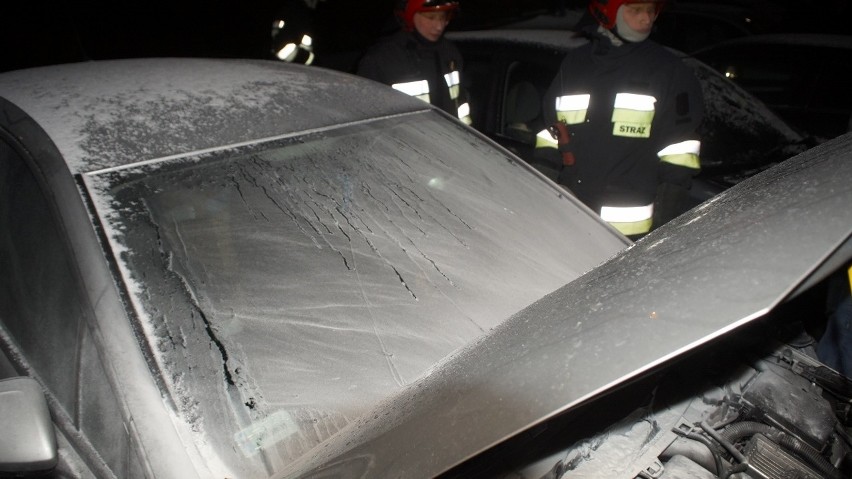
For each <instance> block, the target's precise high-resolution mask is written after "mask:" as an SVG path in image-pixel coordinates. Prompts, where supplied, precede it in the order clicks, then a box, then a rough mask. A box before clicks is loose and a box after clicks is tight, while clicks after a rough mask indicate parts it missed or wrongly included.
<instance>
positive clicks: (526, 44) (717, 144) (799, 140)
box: [447, 29, 812, 209]
mask: <svg viewBox="0 0 852 479" xmlns="http://www.w3.org/2000/svg"><path fill="white" fill-rule="evenodd" d="M447 35H448V38H450V39H451V40H453V41H454V42H455V43H456V45H457V46H458V47H459V49H460V50H461V51H462V54H463V55H464V58H465V76H466V78H467V82H468V89H469V92H470V95H471V105H472V115H471V116H472V118H473V126H474V127H475V128H477V129H478V130H480V131H482V132H483V133H485V134H486V135H488V136H489V137H491V138H493V139H494V140H495V141H497V142H498V143H500V144H502V145H503V146H505V147H506V148H508V149H509V150H511V151H512V152H514V153H515V154H517V155H518V156H520V157H521V158H523V159H525V160H527V161H528V162H530V163H531V164H533V165H535V166H537V167H538V168H540V169H541V170H542V171H543V172H545V173H546V174H548V175H549V176H550V177H551V178H555V175H556V173H557V172H555V171H553V170H550V169H549V168H548V167H547V166H546V165H540V164H538V163H537V162H536V158H535V156H534V149H535V135H536V133H538V132H539V131H541V130H542V129H543V128H544V127H545V125H544V124H543V120H542V113H541V111H542V95H544V92H545V91H546V90H547V88H548V87H549V85H550V83H551V81H552V80H553V78H554V76H555V75H556V72H557V71H558V69H559V65H560V64H561V62H562V58H563V57H564V55H565V53H566V52H567V51H569V50H570V49H572V48H577V47H578V46H580V45H583V44H585V42H586V41H587V40H585V39H583V38H580V37H576V36H575V35H572V34H571V33H570V32H566V31H561V30H532V29H531V30H483V31H475V32H474V31H470V32H451V33H448V34H447ZM681 56H682V58H683V61H684V62H685V63H686V64H687V65H689V66H690V67H691V68H692V70H693V71H694V72H695V74H696V76H697V77H698V80H699V82H700V83H701V88H702V92H703V94H704V102H705V118H704V122H703V124H702V126H701V128H700V133H701V138H702V144H701V173H700V174H699V175H698V177H697V178H696V181H695V182H694V184H693V189H692V193H691V196H692V202H691V203H690V204H689V205H685V208H684V209H688V208H690V207H692V206H695V205H697V204H699V203H701V202H703V201H705V200H707V199H709V198H711V197H712V196H714V195H715V194H717V193H719V192H720V191H722V190H724V189H725V188H728V187H730V186H732V185H734V184H736V183H738V182H739V181H741V180H743V179H744V178H746V177H748V176H751V175H753V174H755V173H757V172H759V171H761V170H763V169H766V168H768V167H770V166H772V165H774V164H777V163H779V162H781V161H783V160H785V159H787V158H789V157H791V156H793V155H795V154H797V153H800V152H802V151H804V150H806V149H807V148H808V147H809V146H812V144H811V143H809V141H808V139H807V138H806V137H804V136H802V135H801V134H799V133H797V132H796V131H795V130H793V129H792V128H790V127H789V126H788V125H787V124H786V123H785V122H784V121H783V120H781V119H780V118H778V116H776V115H775V114H774V113H772V112H771V111H770V110H769V109H768V108H767V107H766V106H765V105H763V104H762V103H761V102H760V101H759V100H757V99H756V98H754V97H753V96H751V95H749V94H748V93H747V92H745V91H744V90H743V89H741V88H739V87H738V86H737V85H735V84H734V83H732V82H731V81H729V80H727V79H726V78H724V77H723V76H721V75H719V74H718V73H716V72H715V71H713V70H712V69H710V68H709V67H707V66H706V65H704V64H702V63H701V62H700V61H697V60H695V59H694V58H690V57H687V56H684V55H681Z"/></svg>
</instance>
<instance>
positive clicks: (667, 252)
mask: <svg viewBox="0 0 852 479" xmlns="http://www.w3.org/2000/svg"><path fill="white" fill-rule="evenodd" d="M850 156H852V134H847V135H845V136H842V137H839V138H837V139H835V140H833V141H830V142H828V143H825V144H822V145H820V146H817V147H815V148H813V149H811V150H809V151H807V152H805V153H803V154H801V155H798V156H796V157H794V158H791V159H789V160H787V161H784V162H782V163H781V164H779V165H777V166H775V167H773V168H771V169H769V170H767V171H764V172H762V173H760V174H757V175H755V176H753V177H751V178H749V179H747V180H744V181H743V182H741V183H739V184H737V185H736V186H734V187H732V188H730V189H728V190H726V191H724V192H722V193H721V194H719V195H718V196H717V197H715V198H714V199H713V200H711V201H709V202H707V203H705V204H703V205H701V206H699V207H698V208H695V209H693V210H692V211H690V212H688V213H686V214H684V215H682V216H680V217H678V218H676V219H675V220H673V221H671V222H669V223H667V224H666V225H663V226H662V227H661V228H659V229H657V230H655V231H653V232H651V233H650V234H649V235H648V236H646V237H644V238H642V239H641V240H639V241H637V242H636V243H635V244H634V245H633V246H632V247H630V248H628V249H626V250H624V251H622V252H620V253H619V254H617V255H616V256H615V257H613V258H612V259H610V260H609V261H607V262H606V263H605V264H603V265H601V266H599V267H597V268H595V269H594V270H592V271H590V272H588V273H587V274H585V275H583V276H581V277H580V278H579V279H577V280H575V281H573V282H571V283H569V284H567V285H565V286H564V287H563V288H560V289H559V290H557V291H555V292H554V293H552V294H549V295H547V296H545V297H544V298H542V299H540V300H539V301H537V302H536V303H534V304H532V305H530V306H529V307H528V308H525V309H524V310H522V311H521V312H519V313H518V314H516V315H514V316H512V317H511V318H510V319H509V320H508V321H506V322H504V323H503V324H501V325H500V326H498V327H497V328H495V329H494V330H493V331H490V332H489V333H488V334H487V335H486V336H485V337H483V338H482V339H481V340H479V341H476V342H475V343H471V344H469V345H468V346H466V347H464V348H463V349H461V350H459V351H457V352H456V353H454V354H453V355H452V356H451V357H449V358H447V359H446V360H444V361H442V362H441V364H439V365H438V366H436V367H435V368H434V369H432V370H431V371H430V372H429V374H427V375H424V376H423V377H421V378H420V379H419V380H418V381H416V382H414V383H412V384H410V385H407V386H406V387H405V388H404V389H403V390H402V391H401V392H400V393H399V394H397V395H396V396H394V397H391V398H389V399H388V400H386V401H384V402H383V403H382V404H380V405H379V406H377V407H376V408H375V409H373V410H372V411H371V412H369V413H367V414H364V415H363V416H361V418H360V419H359V420H357V421H355V422H353V423H352V424H351V425H349V426H348V427H347V428H345V429H344V430H342V431H341V432H340V434H339V435H336V436H335V437H333V438H331V439H330V440H329V441H327V442H326V443H324V444H323V445H322V446H321V447H318V448H316V449H315V451H314V454H311V455H307V456H305V457H304V458H302V459H300V460H299V461H297V462H296V463H294V464H292V465H290V467H289V468H288V469H287V470H286V471H285V473H284V474H283V475H282V476H280V477H304V478H329V477H333V478H354V477H359V478H360V477H441V478H480V477H483V478H507V479H508V478H554V479H562V478H571V477H596V478H597V477H600V478H607V479H633V478H647V477H655V478H662V479H672V478H685V477H689V478H708V479H709V478H716V477H739V478H744V479H745V478H751V479H755V478H766V477H773V478H781V477H800V478H841V477H850V474H852V461H850V458H851V457H852V440H851V439H850V434H849V433H850V430H852V428H850V426H852V418H850V415H849V404H850V398H852V382H850V380H849V378H848V377H845V376H843V375H840V374H838V373H837V372H836V371H834V370H832V369H830V368H827V367H826V366H825V365H824V364H822V363H820V362H819V361H817V360H816V359H814V354H813V351H812V350H813V339H812V335H810V334H808V333H807V331H808V329H809V328H808V326H807V325H809V324H810V325H811V326H813V325H814V324H819V323H821V322H822V323H823V324H824V319H823V314H824V312H825V308H826V303H825V299H826V297H825V294H824V291H825V290H824V287H825V286H826V284H827V282H831V281H832V280H833V278H835V277H836V278H840V279H843V280H844V281H845V285H844V288H846V291H845V294H846V295H849V294H852V291H850V290H849V289H848V288H849V286H850V281H852V277H850V276H852V209H850V208H849V205H850V204H852V188H850V187H849V185H850V182H852V162H850V161H849V158H850ZM580 234H582V233H580Z"/></svg>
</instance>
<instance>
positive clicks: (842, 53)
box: [692, 33, 852, 141]
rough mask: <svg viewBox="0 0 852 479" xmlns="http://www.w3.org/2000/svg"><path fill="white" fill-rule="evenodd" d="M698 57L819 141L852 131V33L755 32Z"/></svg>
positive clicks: (704, 50)
mask: <svg viewBox="0 0 852 479" xmlns="http://www.w3.org/2000/svg"><path fill="white" fill-rule="evenodd" d="M692 55H693V56H694V57H695V58H697V59H698V60H701V61H702V62H704V63H706V64H707V65H709V66H711V67H712V68H714V69H716V70H717V71H719V72H720V73H722V74H723V75H725V76H726V77H727V78H730V79H731V80H732V81H734V82H735V83H737V84H738V85H739V86H741V87H742V88H743V89H745V90H747V91H748V92H749V93H751V94H752V95H754V96H755V97H757V98H759V99H760V100H761V101H763V102H764V103H765V104H766V105H767V106H768V107H769V108H771V109H772V110H773V111H774V112H775V113H777V114H778V115H779V116H780V117H782V118H784V119H785V120H786V121H787V122H788V123H789V124H790V125H792V126H793V127H795V128H797V129H798V130H799V131H801V132H802V133H803V134H805V135H809V136H813V137H815V138H816V139H817V140H818V141H824V140H826V139H830V138H834V137H836V136H838V135H842V134H843V133H846V132H847V131H852V92H850V90H849V87H848V84H847V79H848V78H849V77H850V76H852V35H827V34H824V35H820V34H804V33H802V34H789V33H788V34H777V35H752V36H748V37H743V38H739V39H735V40H729V41H726V42H722V43H718V44H716V45H712V46H709V47H706V48H702V49H699V50H697V51H695V52H693V53H692Z"/></svg>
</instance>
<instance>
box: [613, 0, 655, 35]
mask: <svg viewBox="0 0 852 479" xmlns="http://www.w3.org/2000/svg"><path fill="white" fill-rule="evenodd" d="M613 33H615V34H616V35H617V36H618V37H619V38H621V39H622V40H624V41H626V42H631V43H639V42H641V41H645V40H646V39H647V38H648V36H649V35H650V34H651V32H648V33H644V32H637V31H636V30H634V29H632V28H630V27H629V26H627V22H625V21H624V5H623V4H622V5H621V6H620V7H618V13H616V15H615V27H613Z"/></svg>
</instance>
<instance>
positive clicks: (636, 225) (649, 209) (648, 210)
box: [601, 203, 654, 236]
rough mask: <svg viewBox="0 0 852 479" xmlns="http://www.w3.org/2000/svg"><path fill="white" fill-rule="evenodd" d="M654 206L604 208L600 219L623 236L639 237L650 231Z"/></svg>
mask: <svg viewBox="0 0 852 479" xmlns="http://www.w3.org/2000/svg"><path fill="white" fill-rule="evenodd" d="M653 216H654V204H653V203H651V204H650V205H645V206H604V207H602V208H601V219H602V220H604V221H606V222H607V223H609V224H611V225H612V226H613V227H615V229H617V230H618V231H621V233H622V234H624V235H625V236H632V235H640V234H645V233H647V232H649V231H651V224H652V218H653Z"/></svg>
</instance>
